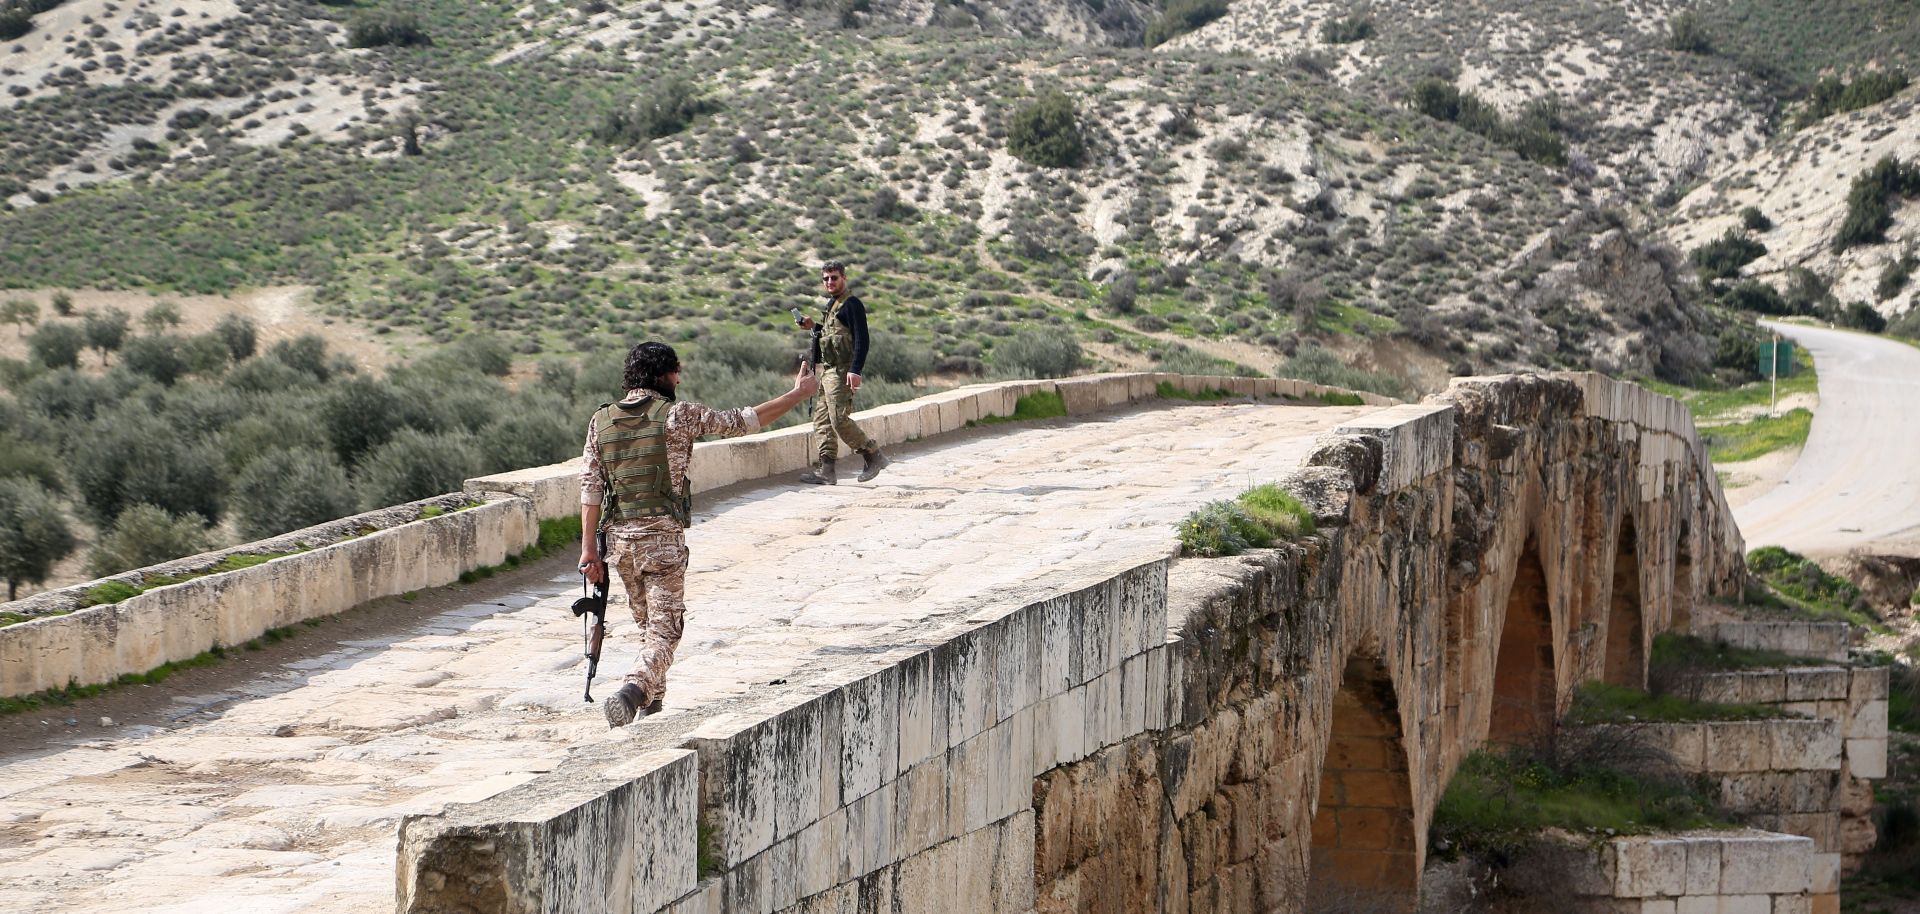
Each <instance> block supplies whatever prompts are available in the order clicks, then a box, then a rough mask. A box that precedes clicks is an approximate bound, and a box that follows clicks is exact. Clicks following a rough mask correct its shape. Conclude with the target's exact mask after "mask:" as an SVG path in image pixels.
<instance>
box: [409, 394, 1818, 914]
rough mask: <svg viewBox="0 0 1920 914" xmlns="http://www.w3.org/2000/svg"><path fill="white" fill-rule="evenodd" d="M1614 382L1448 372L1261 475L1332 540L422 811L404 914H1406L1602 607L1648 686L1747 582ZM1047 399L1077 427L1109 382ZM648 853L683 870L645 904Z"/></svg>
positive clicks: (986, 635) (1088, 591)
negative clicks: (1486, 755)
mask: <svg viewBox="0 0 1920 914" xmlns="http://www.w3.org/2000/svg"><path fill="white" fill-rule="evenodd" d="M1134 383H1135V382H1133V381H1128V382H1127V386H1126V387H1125V390H1126V394H1125V395H1126V396H1127V397H1129V398H1131V397H1133V396H1134V394H1133V391H1134V390H1135V388H1134V386H1133V385H1134ZM1139 383H1140V385H1141V388H1140V389H1143V390H1144V389H1145V388H1146V383H1145V381H1141V382H1139ZM1235 383H1245V384H1256V383H1258V382H1235ZM1624 387H1629V386H1628V385H1618V384H1617V383H1616V382H1612V381H1607V380H1605V379H1598V378H1596V377H1594V376H1580V377H1578V378H1552V377H1509V378H1480V379H1469V380H1467V381H1464V382H1457V383H1456V384H1455V386H1454V388H1453V390H1451V391H1450V392H1449V393H1448V394H1447V395H1445V396H1443V397H1441V398H1438V399H1436V400H1435V401H1432V402H1430V403H1428V404H1424V405H1421V406H1415V407H1400V408H1396V409H1395V410H1392V411H1390V412H1391V415H1389V416H1386V417H1381V418H1377V417H1367V419H1366V420H1363V421H1358V422H1355V423H1352V424H1351V425H1350V427H1348V428H1343V429H1341V430H1339V431H1337V432H1336V433H1334V434H1331V435H1329V436H1327V437H1326V438H1325V440H1323V441H1322V443H1321V446H1320V447H1319V449H1318V450H1317V451H1316V452H1315V454H1314V455H1313V456H1312V457H1310V458H1309V459H1308V460H1307V465H1306V466H1304V467H1274V468H1273V475H1275V476H1278V477H1280V478H1281V484H1282V485H1283V486H1286V487H1288V488H1290V489H1291V490H1292V491H1294V492H1296V493H1297V494H1298V495H1299V496H1300V497H1301V498H1302V499H1303V500H1304V501H1305V502H1307V504H1308V505H1309V507H1310V508H1311V509H1312V511H1313V513H1314V514H1315V516H1316V517H1317V518H1318V519H1319V520H1320V522H1321V523H1322V525H1323V526H1322V529H1321V531H1320V532H1319V533H1317V534H1316V535H1314V536H1311V537H1308V538H1305V539H1303V540H1302V541H1300V542H1298V543H1293V544H1285V545H1282V546H1280V547H1278V548H1274V549H1270V550H1261V551H1258V552H1255V553H1251V554H1249V555H1246V556H1241V557H1236V558H1222V559H1206V560H1192V559H1190V560H1182V561H1179V562H1176V563H1173V564H1172V565H1171V567H1169V566H1168V565H1167V564H1166V563H1164V562H1155V563H1152V564H1149V565H1146V566H1141V567H1138V568H1124V569H1112V570H1111V573H1110V574H1108V575H1107V576H1106V577H1103V578H1100V579H1098V580H1093V581H1078V582H1052V583H1053V584H1055V585H1057V586H1058V587H1059V590H1058V594H1059V595H1058V596H1054V597H1051V598H1048V599H1045V600H1041V601H1039V602H1036V603H1029V604H1026V605H1022V606H1014V607H992V606H988V607H981V608H980V610H979V611H978V612H977V613H976V614H975V615H974V616H973V617H972V618H971V619H969V620H968V622H967V623H966V624H964V625H961V626H958V627H957V628H950V629H942V630H939V631H929V632H926V633H917V634H915V635H913V638H914V640H913V642H912V643H910V644H905V645H901V644H897V643H896V641H897V637H898V636H897V635H896V636H894V637H895V638H896V641H887V642H884V643H878V644H876V645H875V650H874V651H873V652H871V653H868V654H858V653H857V652H856V653H854V654H843V655H836V657H834V658H822V661H821V663H820V664H819V665H818V667H817V668H814V669H811V670H810V671H809V672H808V673H807V674H806V675H805V676H802V677H799V678H795V679H793V680H792V681H791V682H790V683H788V684H787V685H786V686H785V687H784V688H782V689H779V690H777V691H775V690H769V692H768V694H766V695H764V696H760V697H758V698H754V699H750V700H748V701H746V702H744V703H742V704H741V705H739V706H738V707H735V708H733V709H731V712H732V713H729V714H728V715H727V716H724V717H714V718H709V719H707V720H704V721H700V722H698V725H697V726H696V727H693V728H692V729H690V730H688V731H686V732H684V733H674V732H669V731H668V730H661V731H657V732H656V731H651V730H649V731H648V732H647V734H645V735H636V736H635V737H633V739H634V740H635V741H638V742H640V743H641V744H642V745H640V746H637V747H635V746H626V745H613V746H608V747H595V748H592V749H589V750H582V751H580V752H578V753H576V755H575V756H574V757H572V758H570V759H569V760H568V761H567V762H566V763H565V764H564V765H563V766H562V768H561V769H560V770H559V771H556V772H555V773H553V774H551V775H548V776H546V777H543V778H541V779H538V780H536V781H534V782H531V783H529V784H527V785H523V786H522V787H519V788H515V789H514V790H511V791H509V792H507V793H505V794H502V795H500V796H498V797H496V798H494V799H492V800H490V801H488V802H486V803H482V804H475V805H472V806H464V807H459V806H457V807H454V808H451V809H449V810H448V811H447V812H446V813H445V814H443V815H438V816H422V817H411V818H409V819H408V820H407V821H406V822H405V823H404V824H403V825H402V833H401V842H400V851H399V860H398V880H399V882H398V896H399V909H400V910H402V911H408V912H454V911H461V912H496V911H498V912H509V911H510V912H521V911H553V912H560V911H588V910H591V911H596V912H599V911H611V912H617V914H628V912H633V914H652V912H655V911H663V910H664V911H672V912H676V914H695V912H699V914H708V912H721V911H725V912H752V914H770V912H776V911H778V912H808V914H811V912H829V911H831V912H851V911H885V910H911V911H922V910H926V911H942V910H950V911H970V912H971V911H1021V912H1024V911H1029V910H1032V911H1049V912H1050V911H1062V912H1064V911H1074V912H1083V914H1096V912H1114V914H1119V912H1129V914H1131V912H1145V911H1165V912H1181V914H1204V912H1213V911H1246V910H1296V909H1299V908H1300V907H1301V906H1302V904H1303V900H1304V899H1306V898H1308V897H1309V896H1313V895H1315V894H1316V893H1319V892H1323V891H1326V890H1327V888H1328V887H1329V886H1330V885H1334V884H1341V885H1344V886H1346V887H1348V888H1352V887H1353V886H1364V887H1367V889H1368V890H1369V891H1375V892H1379V893H1381V896H1382V897H1381V898H1380V899H1379V903H1377V904H1373V905H1370V907H1371V908H1372V909H1378V910H1403V909H1405V908H1406V906H1407V905H1408V904H1409V903H1410V899H1411V893H1412V891H1413V890H1414V888H1415V886H1416V885H1417V882H1418V878H1419V872H1420V865H1421V862H1422V860H1423V859H1424V856H1425V846H1424V843H1425V836H1426V829H1427V824H1428V821H1429V819H1430V817H1431V815H1432V811H1433V807H1434V804H1435V803H1437V801H1438V798H1439V795H1440V792H1441V790H1442V788H1443V787H1444V785H1445V783H1446V781H1447V779H1448V777H1449V776H1450V775H1451V773H1452V771H1453V770H1454V768H1455V767H1456V766H1457V765H1458V764H1459V762H1460V760H1461V759H1462V758H1463V757H1464V756H1465V754H1466V753H1467V752H1468V751H1470V750H1471V749H1472V748H1474V747H1475V746H1478V745H1480V744H1481V743H1482V742H1484V741H1486V740H1487V739H1489V738H1490V737H1492V738H1505V739H1514V738H1519V736H1520V731H1513V730H1507V731H1503V730H1502V729H1501V728H1502V727H1503V726H1506V727H1524V726H1525V725H1527V724H1528V723H1529V722H1538V721H1546V722H1547V723H1548V724H1549V725H1550V722H1551V720H1552V719H1553V718H1554V717H1555V716H1556V715H1557V714H1558V712H1559V711H1560V710H1562V709H1563V708H1564V705H1565V703H1566V701H1567V700H1568V697H1569V696H1570V695H1571V692H1572V688H1573V686H1574V684H1576V683H1578V682H1581V681H1584V680H1586V679H1591V678H1598V676H1599V675H1601V674H1602V673H1603V672H1604V671H1605V670H1607V669H1608V668H1609V667H1608V663H1607V657H1606V650H1607V645H1608V644H1609V639H1608V638H1607V637H1606V635H1607V626H1608V625H1609V624H1610V621H1609V620H1611V619H1615V618H1617V617H1618V615H1619V614H1618V612H1617V609H1618V607H1615V606H1614V605H1613V604H1614V603H1615V602H1616V601H1615V600H1614V597H1615V596H1616V594H1615V588H1614V587H1613V586H1612V584H1611V583H1610V582H1613V581H1616V580H1633V581H1637V585H1636V586H1634V587H1632V588H1631V590H1630V593H1631V594H1632V595H1634V597H1635V601H1634V605H1633V606H1632V607H1630V610H1631V612H1632V613H1633V615H1634V629H1633V630H1634V632H1635V633H1636V636H1637V638H1638V640H1639V644H1638V652H1637V653H1636V654H1635V655H1634V656H1635V657H1637V658H1639V660H1638V662H1639V664H1640V670H1639V672H1640V675H1642V676H1644V651H1645V648H1646V644H1647V642H1649V641H1650V639H1651V637H1652V635H1653V633H1655V632H1657V631H1660V630H1663V629H1665V628H1667V627H1669V626H1670V625H1671V624H1672V622H1673V620H1674V617H1675V615H1676V613H1677V612H1679V611H1681V610H1682V609H1683V608H1684V606H1685V605H1686V601H1689V600H1691V599H1694V598H1697V597H1704V596H1707V595H1715V594H1717V595H1730V594H1733V593H1737V592H1738V591H1739V588H1740V586H1741V584H1742V583H1743V577H1742V575H1743V565H1742V563H1741V549H1740V542H1739V535H1738V532H1737V530H1734V528H1733V524H1732V521H1731V519H1730V517H1728V516H1726V514H1725V512H1724V511H1723V510H1722V509H1721V506H1722V505H1723V504H1724V502H1723V501H1722V500H1721V498H1720V494H1719V489H1718V484H1717V482H1716V481H1715V479H1714V476H1713V474H1712V472H1711V468H1710V467H1708V466H1707V465H1706V464H1705V462H1704V458H1703V457H1701V456H1700V455H1699V454H1698V452H1697V450H1696V449H1695V444H1696V443H1697V439H1696V437H1695V436H1693V435H1692V433H1691V428H1690V425H1686V424H1685V423H1684V421H1683V418H1682V417H1683V416H1684V412H1683V411H1682V412H1681V413H1675V412H1674V410H1673V408H1672V406H1670V405H1663V404H1662V403H1661V402H1660V401H1659V400H1658V399H1655V398H1649V397H1642V396H1639V395H1635V394H1632V393H1630V392H1628V391H1623V390H1621V389H1620V388H1624ZM1054 389H1057V390H1060V391H1061V393H1062V396H1063V397H1065V398H1067V399H1068V400H1069V404H1070V409H1072V408H1097V406H1094V405H1088V406H1084V407H1074V406H1072V404H1074V403H1083V404H1102V405H1112V404H1114V403H1117V402H1120V401H1119V400H1118V399H1117V398H1119V397H1120V396H1121V390H1122V388H1121V386H1120V385H1119V384H1118V383H1116V382H1112V381H1105V380H1102V379H1089V380H1087V381H1085V382H1083V383H1082V384H1081V385H1080V386H1078V387H1067V386H1066V385H1057V386H1056V387H1055V388H1054ZM1069 391H1073V392H1072V393H1071V394H1069ZM1590 402H1591V403H1604V404H1605V407H1604V409H1605V410H1607V411H1612V412H1614V413H1617V414H1618V415H1619V416H1620V417H1624V418H1608V417H1605V416H1596V415H1593V414H1592V413H1590V412H1589V411H1588V408H1587V407H1588V404H1589V403H1590ZM1669 402H1670V401H1669ZM921 415H922V418H923V419H924V416H925V414H924V413H922V414H921ZM943 421H944V420H943ZM923 428H924V426H923ZM779 459H786V458H779ZM773 460H774V458H773V457H772V456H769V458H768V464H767V465H769V466H771V465H772V462H773ZM748 462H753V461H748ZM755 465H758V464H757V463H755ZM798 466H799V464H797V463H796V464H794V468H797V467H798ZM721 478H723V477H721ZM555 480H559V481H555ZM548 483H550V484H553V485H564V474H563V473H557V474H555V476H554V477H553V478H552V479H549V480H548ZM528 484H531V483H528ZM711 484H723V483H718V482H716V481H715V480H708V481H703V482H702V483H701V485H703V486H705V485H711ZM1221 494H1222V495H1226V494H1230V493H1221ZM531 500H535V501H539V500H540V499H538V498H534V499H531ZM555 501H556V503H557V501H558V499H557V497H556V499H555ZM1196 507H1197V506H1196ZM1630 527H1631V529H1636V530H1637V531H1638V535H1637V537H1627V536H1625V535H1623V531H1624V530H1627V529H1629V528H1630ZM1622 543H1625V544H1627V545H1628V546H1629V547H1630V548H1617V544H1622ZM1616 553H1618V554H1616ZM1617 624H1624V623H1617ZM1619 640H1620V639H1615V641H1616V642H1617V641H1619ZM1628 640H1631V639H1628ZM1502 658H1504V660H1503V659H1502ZM1822 738H1824V739H1826V740H1827V742H1833V740H1834V739H1835V738H1837V737H1836V734H1835V732H1834V731H1832V728H1831V726H1829V731H1828V732H1827V734H1826V736H1825V737H1819V736H1818V735H1815V736H1814V737H1812V740H1813V741H1814V742H1818V741H1819V740H1820V739H1822ZM650 740H671V743H670V744H662V745H656V744H655V743H653V742H649V741H650ZM637 748H657V749H659V750H662V751H665V752H669V753H674V752H678V753H682V754H679V755H663V756H648V758H654V759H657V761H655V762H651V763H649V764H652V765H653V767H652V768H646V769H645V770H641V769H642V768H644V766H640V765H638V764H637V763H633V762H629V761H627V760H626V759H624V758H623V757H622V756H623V754H630V753H631V752H633V751H634V750H635V749H637ZM1768 751H1769V753H1771V751H1772V750H1771V748H1769V749H1768ZM1837 751H1838V750H1837V747H1836V748H1835V752H1836V753H1837ZM689 752H690V753H691V758H692V761H691V762H689V761H686V759H687V758H689V756H687V755H686V754H685V753H689ZM1771 757H1772V756H1771V755H1769V758H1770V759H1771ZM688 765H692V766H693V768H694V770H695V772H696V775H697V780H698V785H697V787H688V786H685V785H683V784H681V782H680V781H678V780H675V781H674V785H673V786H672V787H671V790H673V791H676V793H675V796H676V797H677V799H675V800H674V801H673V802H672V804H671V805H670V807H668V809H670V811H671V816H672V818H673V821H672V822H671V823H665V824H659V823H658V822H657V820H658V819H659V818H660V817H661V816H663V815H665V814H666V812H665V811H663V810H640V811H638V812H634V811H633V810H634V809H637V808H638V807H633V806H631V805H630V801H629V800H627V799H622V798H623V797H640V796H661V795H664V793H665V792H666V791H668V790H669V787H668V786H667V785H665V784H664V783H663V779H677V778H679V777H681V775H680V774H678V773H676V772H684V771H685V770H686V766H688ZM689 795H690V796H694V797H697V804H696V805H697V807H698V811H697V812H694V813H689V812H688V811H687V805H686V803H685V802H684V798H685V797H686V796H689ZM689 829H691V831H692V832H693V834H694V835H695V839H694V840H693V841H692V842H691V843H689V842H687V841H686V839H685V836H686V835H687V834H688V831H689ZM507 836H515V837H512V838H511V839H509V838H508V837H507ZM1803 843H1805V844H1807V846H1808V847H1809V848H1810V847H1811V844H1810V842H1803ZM662 854H666V855H677V856H678V857H679V858H681V859H695V860H698V861H700V866H699V867H698V868H697V870H696V872H695V873H694V874H693V879H692V881H691V882H689V880H688V876H687V874H686V873H685V871H684V869H674V870H672V871H671V872H665V873H662V874H660V875H659V876H658V879H659V880H661V881H660V882H658V883H657V884H650V886H649V887H648V888H647V889H645V890H644V891H643V890H641V889H640V888H639V887H638V885H639V883H638V880H639V879H640V877H639V875H638V874H639V873H640V872H641V869H640V867H641V866H642V863H641V861H643V860H646V859H653V858H657V857H659V856H660V855H662ZM582 860H586V861H588V862H590V864H591V865H582V862H581V861H582ZM1723 882H1724V880H1723ZM1801 891H1802V892H1803V894H1804V890H1801ZM676 893H677V894H676ZM1756 894H1760V895H1764V894H1767V893H1766V892H1765V891H1764V890H1757V891H1756ZM668 896H672V900H671V901H669V902H666V903H664V905H663V904H662V903H661V899H663V898H666V897H668ZM1769 903H1771V901H1769Z"/></svg>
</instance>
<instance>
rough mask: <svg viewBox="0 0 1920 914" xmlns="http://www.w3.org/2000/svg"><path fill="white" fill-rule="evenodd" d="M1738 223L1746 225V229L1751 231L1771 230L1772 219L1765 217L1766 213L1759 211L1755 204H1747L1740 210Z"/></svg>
mask: <svg viewBox="0 0 1920 914" xmlns="http://www.w3.org/2000/svg"><path fill="white" fill-rule="evenodd" d="M1740 224H1741V225H1744V226H1746V227H1747V230H1748V231H1753V232H1766V231H1772V230H1773V220H1772V219H1769V218H1767V214H1766V213H1763V212H1761V211H1760V207H1757V206H1749V207H1747V208H1746V209H1743V210H1741V211H1740Z"/></svg>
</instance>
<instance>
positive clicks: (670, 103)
mask: <svg viewBox="0 0 1920 914" xmlns="http://www.w3.org/2000/svg"><path fill="white" fill-rule="evenodd" d="M716 109H717V106H716V105H714V104H713V103H712V102H709V101H707V100H706V99H703V98H701V97H700V94H699V92H698V90H696V89H695V88H694V86H693V84H692V83H690V82H687V81H686V80H685V79H682V78H680V77H677V76H676V77H673V78H671V79H666V80H662V81H659V82H656V83H654V84H653V85H652V86H650V87H648V88H647V89H646V90H645V91H643V92H641V93H640V94H639V95H638V96H635V97H634V98H633V100H632V101H629V102H628V103H627V104H625V105H622V106H620V107H618V108H615V109H613V110H612V111H609V112H607V114H606V115H605V116H604V117H603V118H601V121H600V126H599V127H597V128H595V130H594V132H593V136H594V138H595V139H597V140H599V141H600V142H602V143H617V144H621V145H626V146H637V145H639V144H641V143H644V142H647V141H648V140H656V139H659V138H661V137H668V136H672V135H674V134H676V133H679V132H680V131H682V130H685V129H687V127H688V126H689V125H691V124H692V123H693V119H694V118H696V117H699V116H700V115H702V114H710V113H712V112H713V111H715V110H716Z"/></svg>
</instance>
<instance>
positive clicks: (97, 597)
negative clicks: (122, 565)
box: [80, 581, 141, 609]
mask: <svg viewBox="0 0 1920 914" xmlns="http://www.w3.org/2000/svg"><path fill="white" fill-rule="evenodd" d="M140 594H141V589H140V588H139V587H136V586H134V585H132V584H129V583H127V582H125V581H101V582H100V583H98V584H95V585H93V586H92V587H89V588H87V592H86V593H85V594H84V595H82V596H81V597H80V608H81V609H85V608H87V607H89V606H112V605H113V604H115V603H118V602H120V601H122V600H126V599H130V598H133V597H137V596H139V595H140Z"/></svg>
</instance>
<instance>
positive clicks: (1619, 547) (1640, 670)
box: [1604, 513, 1647, 689]
mask: <svg viewBox="0 0 1920 914" xmlns="http://www.w3.org/2000/svg"><path fill="white" fill-rule="evenodd" d="M1645 606H1646V603H1645V601H1644V600H1643V599H1642V598H1641V593H1640V538H1639V535H1638V532H1637V529H1636V528H1635V526H1634V522H1633V515H1632V514H1631V513H1626V514H1623V515H1621V517H1620V535H1619V537H1618V538H1617V539H1616V541H1615V544H1614V550H1613V584H1612V586H1611V587H1610V588H1608V596H1607V654H1606V668H1605V672H1604V678H1605V680H1606V681H1607V682H1608V683H1611V684H1613V685H1619V686H1627V687H1629V688H1634V689H1639V688H1644V687H1645V686H1646V684H1647V639H1646V624H1645V618H1646V612H1645Z"/></svg>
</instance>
